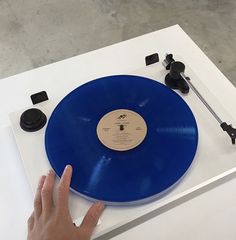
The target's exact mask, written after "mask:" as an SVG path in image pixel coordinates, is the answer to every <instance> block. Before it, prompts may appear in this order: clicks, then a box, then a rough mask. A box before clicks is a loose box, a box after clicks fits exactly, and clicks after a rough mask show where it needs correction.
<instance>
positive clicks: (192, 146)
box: [45, 75, 198, 205]
mask: <svg viewBox="0 0 236 240" xmlns="http://www.w3.org/2000/svg"><path fill="white" fill-rule="evenodd" d="M197 143H198V130H197V124H196V121H195V118H194V116H193V114H192V111H191V110H190V108H189V107H188V105H187V104H186V103H185V102H184V100H183V99H182V98H181V97H180V96H179V95H178V94H176V93H175V92H174V91H172V90H170V89H169V88H167V87H166V86H165V85H163V84H161V83H159V82H157V81H154V80H151V79H148V78H145V77H139V76H131V75H117V76H108V77H103V78H100V79H96V80H93V81H90V82H88V83H86V84H84V85H82V86H80V87H78V88H76V89H75V90H74V91H72V92H71V93H70V94H68V95H67V96H65V98H64V99H63V100H62V101H61V102H60V103H59V104H58V105H57V107H56V108H55V109H54V111H53V113H52V115H51V117H50V119H49V122H48V125H47V129H46V133H45V147H46V153H47V156H48V159H49V161H50V164H51V166H52V167H53V169H54V170H55V172H56V173H57V175H59V176H61V174H62V172H63V169H64V167H65V166H66V165H67V164H71V165H72V166H73V176H72V181H71V188H72V189H73V190H74V191H75V192H76V193H78V194H80V195H82V196H84V197H86V198H88V199H91V200H94V199H96V200H102V201H104V202H106V203H107V204H113V205H116V204H120V205H129V204H136V203H144V202H147V201H150V200H152V199H154V198H156V197H158V196H160V194H162V193H163V192H165V191H167V190H168V189H170V187H172V186H174V184H175V183H177V182H178V181H179V180H180V179H181V177H182V176H183V175H184V173H185V172H186V171H187V169H188V168H189V166H190V165H191V163H192V161H193V158H194V155H195V152H196V149H197Z"/></svg>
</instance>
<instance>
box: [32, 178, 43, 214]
mask: <svg viewBox="0 0 236 240" xmlns="http://www.w3.org/2000/svg"><path fill="white" fill-rule="evenodd" d="M45 179H46V176H42V177H41V178H40V180H39V184H38V188H37V191H36V194H35V198H34V214H35V217H36V218H38V217H39V216H40V215H41V212H42V199H41V191H42V188H43V184H44V181H45Z"/></svg>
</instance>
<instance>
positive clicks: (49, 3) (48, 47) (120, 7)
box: [0, 0, 236, 86]
mask: <svg viewBox="0 0 236 240" xmlns="http://www.w3.org/2000/svg"><path fill="white" fill-rule="evenodd" d="M173 24H179V25H180V26H181V27H182V28H183V29H184V30H185V31H186V32H187V33H188V34H189V35H190V37H191V38H192V39H193V40H194V41H195V42H196V43H197V44H198V45H199V47H200V48H201V49H202V50H203V51H204V52H205V53H206V54H207V55H208V56H209V57H210V59H211V60H212V61H213V62H214V63H215V64H216V65H217V66H218V68H219V69H220V70H221V71H222V72H223V73H224V74H225V75H226V76H227V77H228V78H229V80H231V81H232V82H233V83H234V84H235V86H236V1H235V0H228V1H227V0H205V1H204V0H168V1H166V0H159V1H158V0H41V1H32V0H0V78H4V77H7V76H10V75H13V74H16V73H19V72H23V71H26V70H29V69H32V68H36V67H39V66H43V65H46V64H49V63H52V62H56V61H59V60H62V59H65V58H69V57H72V56H75V55H78V54H81V53H84V52H87V51H91V50H94V49H97V48H100V47H104V46H107V45H110V44H113V43H116V42H120V41H122V40H126V39H129V38H132V37H136V36H139V35H142V34H145V33H148V32H151V31H155V30H158V29H161V28H164V27H167V26H170V25H173Z"/></svg>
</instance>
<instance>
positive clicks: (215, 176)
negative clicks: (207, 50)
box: [2, 26, 236, 239]
mask: <svg viewBox="0 0 236 240" xmlns="http://www.w3.org/2000/svg"><path fill="white" fill-rule="evenodd" d="M172 34H173V35H175V42H171V44H169V43H168V40H167V39H168V36H170V35H172ZM188 49H189V50H188ZM157 53H158V54H157ZM166 53H171V54H167V55H166ZM172 54H173V55H172ZM161 62H163V65H164V66H163V65H162V64H161ZM173 63H174V64H173ZM181 63H182V65H181ZM183 63H184V66H183ZM171 64H172V65H171ZM174 67H175V69H174ZM170 68H172V69H170ZM176 69H177V70H176ZM176 71H177V73H176ZM176 74H177V77H176ZM178 77H181V81H182V82H181V83H179V81H177V85H174V86H173V82H171V80H173V79H174V80H176V79H177V78H178ZM12 78H13V79H12V81H18V82H20V81H21V83H22V82H24V86H27V88H26V89H24V88H23V87H19V88H18V87H16V88H14V89H13V92H12V93H11V96H12V95H13V94H14V93H17V92H19V94H20V98H21V99H22V101H20V102H17V101H18V99H16V98H15V100H14V101H12V102H14V103H15V104H14V105H12V106H10V107H8V108H5V109H3V111H2V114H3V116H4V118H2V122H3V123H7V124H9V123H10V124H11V126H12V129H13V133H14V137H15V140H16V144H17V148H18V150H19V152H20V156H21V158H22V161H23V165H24V169H25V173H26V176H27V179H28V181H29V183H30V186H31V188H32V190H33V192H35V190H36V186H37V181H38V178H39V177H40V176H41V175H42V174H44V173H45V172H47V171H48V169H50V168H51V167H53V169H54V170H55V172H56V173H57V175H58V176H60V175H61V172H62V169H63V167H64V166H65V165H66V164H72V166H73V167H74V168H75V169H77V170H78V175H77V174H76V170H75V171H74V172H75V177H74V179H72V185H71V189H72V191H71V194H70V210H71V214H72V217H73V219H75V220H77V219H80V218H81V217H82V216H83V215H84V214H85V212H86V211H87V209H88V207H89V206H90V205H91V201H94V200H96V199H99V200H102V201H105V202H106V204H107V208H106V210H105V212H104V214H103V215H102V217H101V224H99V225H98V226H97V229H96V232H95V233H94V238H95V239H108V238H111V237H114V236H116V235H117V234H119V233H122V232H124V231H126V230H127V229H130V228H132V227H134V226H137V225H139V224H141V223H143V222H145V221H147V220H149V219H152V218H154V217H155V216H157V215H159V214H161V213H163V212H165V211H167V210H169V209H171V208H173V207H175V206H178V205H179V204H182V203H183V202H186V201H187V200H190V199H193V198H194V197H196V196H198V195H200V194H202V193H204V192H207V191H209V190H210V189H212V188H213V187H215V186H219V185H221V184H222V183H224V182H227V181H228V180H230V179H232V178H234V177H235V176H236V146H235V145H234V143H235V135H234V134H235V129H234V127H235V126H236V109H235V108H234V106H233V101H232V99H233V98H235V97H236V91H235V89H234V87H233V86H232V85H231V84H230V83H229V82H228V81H225V77H224V76H223V75H222V74H221V73H219V71H218V70H217V69H216V67H215V66H214V65H213V64H212V63H211V62H210V61H209V59H208V58H207V57H206V56H205V55H204V54H203V53H202V52H201V51H200V49H199V48H198V47H197V46H196V45H195V44H194V43H193V42H192V41H191V40H190V39H189V38H188V36H187V35H186V34H185V33H184V32H183V31H182V30H181V29H180V28H179V26H173V27H170V28H167V29H163V30H160V31H157V32H154V33H150V34H146V35H144V36H141V37H139V38H136V39H131V40H128V41H125V42H122V43H119V44H116V45H113V46H110V47H107V48H104V49H100V50H96V51H93V52H90V53H87V54H84V55H81V56H78V57H74V58H71V59H68V60H64V61H62V62H58V63H55V64H52V65H48V66H45V67H42V68H39V69H35V70H32V71H29V72H26V73H23V74H20V75H17V76H14V77H12ZM177 80H179V79H177ZM9 81H10V80H9ZM175 83H176V82H175V81H174V84H175ZM17 84H19V83H17ZM178 84H179V85H178ZM165 85H167V86H168V87H171V88H179V90H177V89H175V90H170V88H168V87H166V86H165ZM6 89H7V87H6ZM222 89H225V90H227V96H225V93H224V92H222ZM16 96H17V95H16ZM30 96H31V99H30ZM104 96H105V97H104ZM117 99H119V100H117ZM121 99H122V100H121ZM2 101H3V100H2ZM30 101H32V103H31V104H30ZM29 109H31V111H32V109H34V110H33V111H34V114H35V115H34V117H35V116H36V117H35V118H37V123H36V124H35V125H33V126H32V125H31V126H29V125H27V124H28V123H29V121H28V122H27V120H25V118H27V114H29V112H27V111H29ZM35 109H38V110H35ZM81 109H82V110H81ZM10 112H11V113H10ZM8 113H10V121H9V120H8V118H7V114H8ZM114 116H115V117H114ZM117 116H118V118H119V117H120V119H119V120H117ZM28 117H29V115H28ZM31 117H32V115H30V118H31ZM123 117H127V118H128V120H127V121H124V120H123V119H122V118H123ZM114 118H115V120H114ZM163 119H164V120H163ZM30 120H32V119H30ZM230 124H232V126H231V125H230ZM132 126H135V128H132ZM91 129H92V130H91ZM77 130H78V132H77ZM109 131H110V132H111V133H109ZM117 131H118V132H117ZM154 132H155V134H153V133H154ZM91 139H92V140H91ZM55 149H56V150H55ZM68 149H70V150H68ZM90 149H91V150H90ZM68 158H69V159H68ZM66 159H68V160H66ZM147 159H148V160H149V161H147ZM114 161H115V163H114ZM140 162H141V163H142V164H140V165H139V163H140ZM112 164H113V165H112ZM88 166H89V167H88ZM80 169H83V172H82V173H79V172H80ZM117 169H119V171H118V170H117ZM163 169H165V170H163ZM122 170H123V171H122ZM117 172H118V173H117ZM177 173H178V174H177ZM80 174H81V175H80ZM80 176H82V177H81V178H80ZM97 179H100V182H99V181H98V180H97ZM80 183H81V184H80ZM125 183H127V186H124V185H125ZM129 193H130V194H129Z"/></svg>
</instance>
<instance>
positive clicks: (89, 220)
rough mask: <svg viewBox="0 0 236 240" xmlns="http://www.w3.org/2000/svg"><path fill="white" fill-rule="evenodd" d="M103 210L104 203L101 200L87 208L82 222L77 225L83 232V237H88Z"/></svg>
mask: <svg viewBox="0 0 236 240" xmlns="http://www.w3.org/2000/svg"><path fill="white" fill-rule="evenodd" d="M103 210H104V204H103V203H102V202H97V203H94V204H93V205H92V206H91V207H90V209H89V210H88V212H87V214H86V215H85V217H84V220H83V222H82V223H81V225H80V227H79V228H80V230H81V231H82V232H83V236H84V237H85V239H90V237H91V235H92V233H93V231H94V229H95V227H96V225H97V222H98V219H99V217H100V216H101V214H102V212H103Z"/></svg>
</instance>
